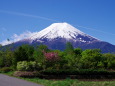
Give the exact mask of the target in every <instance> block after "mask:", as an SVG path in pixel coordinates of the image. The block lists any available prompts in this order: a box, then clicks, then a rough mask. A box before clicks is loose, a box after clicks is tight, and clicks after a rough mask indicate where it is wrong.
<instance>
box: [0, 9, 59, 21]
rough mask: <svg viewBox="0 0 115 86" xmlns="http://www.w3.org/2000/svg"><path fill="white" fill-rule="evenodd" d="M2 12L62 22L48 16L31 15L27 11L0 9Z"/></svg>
mask: <svg viewBox="0 0 115 86" xmlns="http://www.w3.org/2000/svg"><path fill="white" fill-rule="evenodd" d="M0 13H6V14H12V15H18V16H25V17H32V18H38V19H43V20H48V21H54V22H60V21H57V20H54V19H51V18H46V17H42V16H38V15H31V14H26V13H20V12H13V11H5V10H0Z"/></svg>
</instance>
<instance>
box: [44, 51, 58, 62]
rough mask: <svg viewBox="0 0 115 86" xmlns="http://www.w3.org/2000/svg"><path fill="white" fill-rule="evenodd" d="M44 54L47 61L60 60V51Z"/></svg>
mask: <svg viewBox="0 0 115 86" xmlns="http://www.w3.org/2000/svg"><path fill="white" fill-rule="evenodd" d="M44 56H45V58H46V60H47V61H58V60H59V56H58V53H55V52H49V53H45V52H44Z"/></svg>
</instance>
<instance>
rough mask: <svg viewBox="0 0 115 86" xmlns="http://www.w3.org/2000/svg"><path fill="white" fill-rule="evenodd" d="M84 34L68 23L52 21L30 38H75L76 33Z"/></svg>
mask: <svg viewBox="0 0 115 86" xmlns="http://www.w3.org/2000/svg"><path fill="white" fill-rule="evenodd" d="M79 34H80V35H86V34H85V33H83V32H81V31H80V30H78V29H76V28H75V27H73V26H71V25H70V24H68V23H53V24H51V25H50V26H49V27H47V28H45V29H43V30H42V31H40V32H38V33H36V35H34V36H33V37H31V38H32V39H36V38H48V39H54V38H57V37H60V38H66V39H75V38H76V36H77V35H79Z"/></svg>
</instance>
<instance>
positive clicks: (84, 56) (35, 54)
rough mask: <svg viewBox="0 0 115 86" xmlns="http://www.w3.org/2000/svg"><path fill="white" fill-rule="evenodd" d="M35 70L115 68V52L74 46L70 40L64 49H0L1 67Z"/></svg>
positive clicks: (21, 47)
mask: <svg viewBox="0 0 115 86" xmlns="http://www.w3.org/2000/svg"><path fill="white" fill-rule="evenodd" d="M4 67H10V68H11V69H13V70H21V71H23V70H24V71H34V70H46V69H50V70H51V69H56V70H61V69H64V70H66V69H97V70H98V69H106V70H110V69H112V70H114V69H115V54H111V53H104V54H102V53H101V50H100V49H86V50H82V49H81V48H73V46H72V44H71V43H70V42H68V43H67V44H66V49H65V50H64V51H60V50H51V49H48V47H47V46H46V45H43V44H41V45H38V46H36V47H33V46H31V45H21V46H19V47H18V48H16V49H15V50H11V49H10V48H8V49H6V50H0V69H1V68H4Z"/></svg>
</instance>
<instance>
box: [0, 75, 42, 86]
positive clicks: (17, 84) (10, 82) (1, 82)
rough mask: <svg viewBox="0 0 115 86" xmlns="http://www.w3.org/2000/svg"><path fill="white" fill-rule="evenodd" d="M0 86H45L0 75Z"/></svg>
mask: <svg viewBox="0 0 115 86" xmlns="http://www.w3.org/2000/svg"><path fill="white" fill-rule="evenodd" d="M0 86H43V85H38V84H36V83H32V82H28V81H25V80H21V79H17V78H15V77H10V76H7V75H4V74H0Z"/></svg>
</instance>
